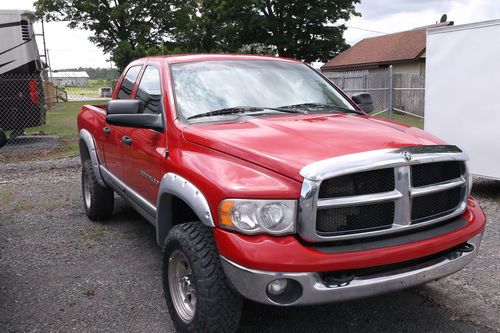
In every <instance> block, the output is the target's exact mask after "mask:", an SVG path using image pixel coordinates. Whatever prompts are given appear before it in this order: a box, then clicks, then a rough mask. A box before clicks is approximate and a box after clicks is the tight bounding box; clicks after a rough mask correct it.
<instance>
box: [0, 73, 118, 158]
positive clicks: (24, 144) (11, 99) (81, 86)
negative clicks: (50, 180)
mask: <svg viewBox="0 0 500 333" xmlns="http://www.w3.org/2000/svg"><path fill="white" fill-rule="evenodd" d="M115 82H116V81H112V80H104V79H103V80H99V79H97V80H89V79H86V80H84V81H83V82H78V81H77V80H73V81H70V80H66V81H61V80H51V79H46V80H44V79H43V78H42V76H41V75H40V74H2V75H0V163H14V162H19V161H32V160H44V159H52V158H59V157H68V156H76V155H78V133H77V127H76V118H77V115H78V112H79V111H80V108H81V107H82V105H84V104H102V103H103V102H104V103H105V102H106V101H107V100H109V99H110V98H111V95H112V91H113V87H114V84H115ZM1 146H3V147H1Z"/></svg>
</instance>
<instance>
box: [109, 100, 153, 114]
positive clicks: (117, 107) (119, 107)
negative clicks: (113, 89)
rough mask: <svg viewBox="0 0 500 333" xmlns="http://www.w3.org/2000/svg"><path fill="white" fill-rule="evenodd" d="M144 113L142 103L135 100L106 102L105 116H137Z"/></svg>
mask: <svg viewBox="0 0 500 333" xmlns="http://www.w3.org/2000/svg"><path fill="white" fill-rule="evenodd" d="M143 112H144V103H142V102H141V101H139V100H137V99H115V100H112V101H109V102H108V111H107V114H108V115H109V114H138V113H143Z"/></svg>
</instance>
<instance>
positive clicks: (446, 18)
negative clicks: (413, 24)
mask: <svg viewBox="0 0 500 333" xmlns="http://www.w3.org/2000/svg"><path fill="white" fill-rule="evenodd" d="M447 20H448V15H446V14H443V16H441V19H440V20H439V23H444V22H446V21H447Z"/></svg>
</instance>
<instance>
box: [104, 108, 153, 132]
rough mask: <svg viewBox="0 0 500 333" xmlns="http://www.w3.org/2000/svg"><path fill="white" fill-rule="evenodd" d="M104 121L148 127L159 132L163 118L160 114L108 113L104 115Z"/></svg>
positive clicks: (113, 123)
mask: <svg viewBox="0 0 500 333" xmlns="http://www.w3.org/2000/svg"><path fill="white" fill-rule="evenodd" d="M106 122H107V123H108V124H111V125H116V126H123V127H134V128H149V129H152V130H155V131H159V132H162V131H163V119H162V116H161V114H153V113H138V114H108V115H107V116H106Z"/></svg>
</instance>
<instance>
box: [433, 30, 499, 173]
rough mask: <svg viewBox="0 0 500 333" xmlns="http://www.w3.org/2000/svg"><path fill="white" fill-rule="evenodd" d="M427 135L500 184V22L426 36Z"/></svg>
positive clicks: (439, 31)
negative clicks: (461, 154)
mask: <svg viewBox="0 0 500 333" xmlns="http://www.w3.org/2000/svg"><path fill="white" fill-rule="evenodd" d="M425 87H426V88H425V130H427V131H429V132H430V133H433V134H435V135H437V136H438V137H440V138H442V139H443V140H445V141H447V142H449V143H452V144H456V145H458V146H460V147H461V148H463V149H464V150H465V151H466V152H467V153H468V154H469V156H470V162H469V168H470V171H471V173H472V174H474V175H478V176H481V177H486V178H493V179H499V180H500V20H493V21H485V22H478V23H472V24H465V25H456V26H447V27H442V28H433V29H428V30H427V47H426V78H425Z"/></svg>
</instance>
